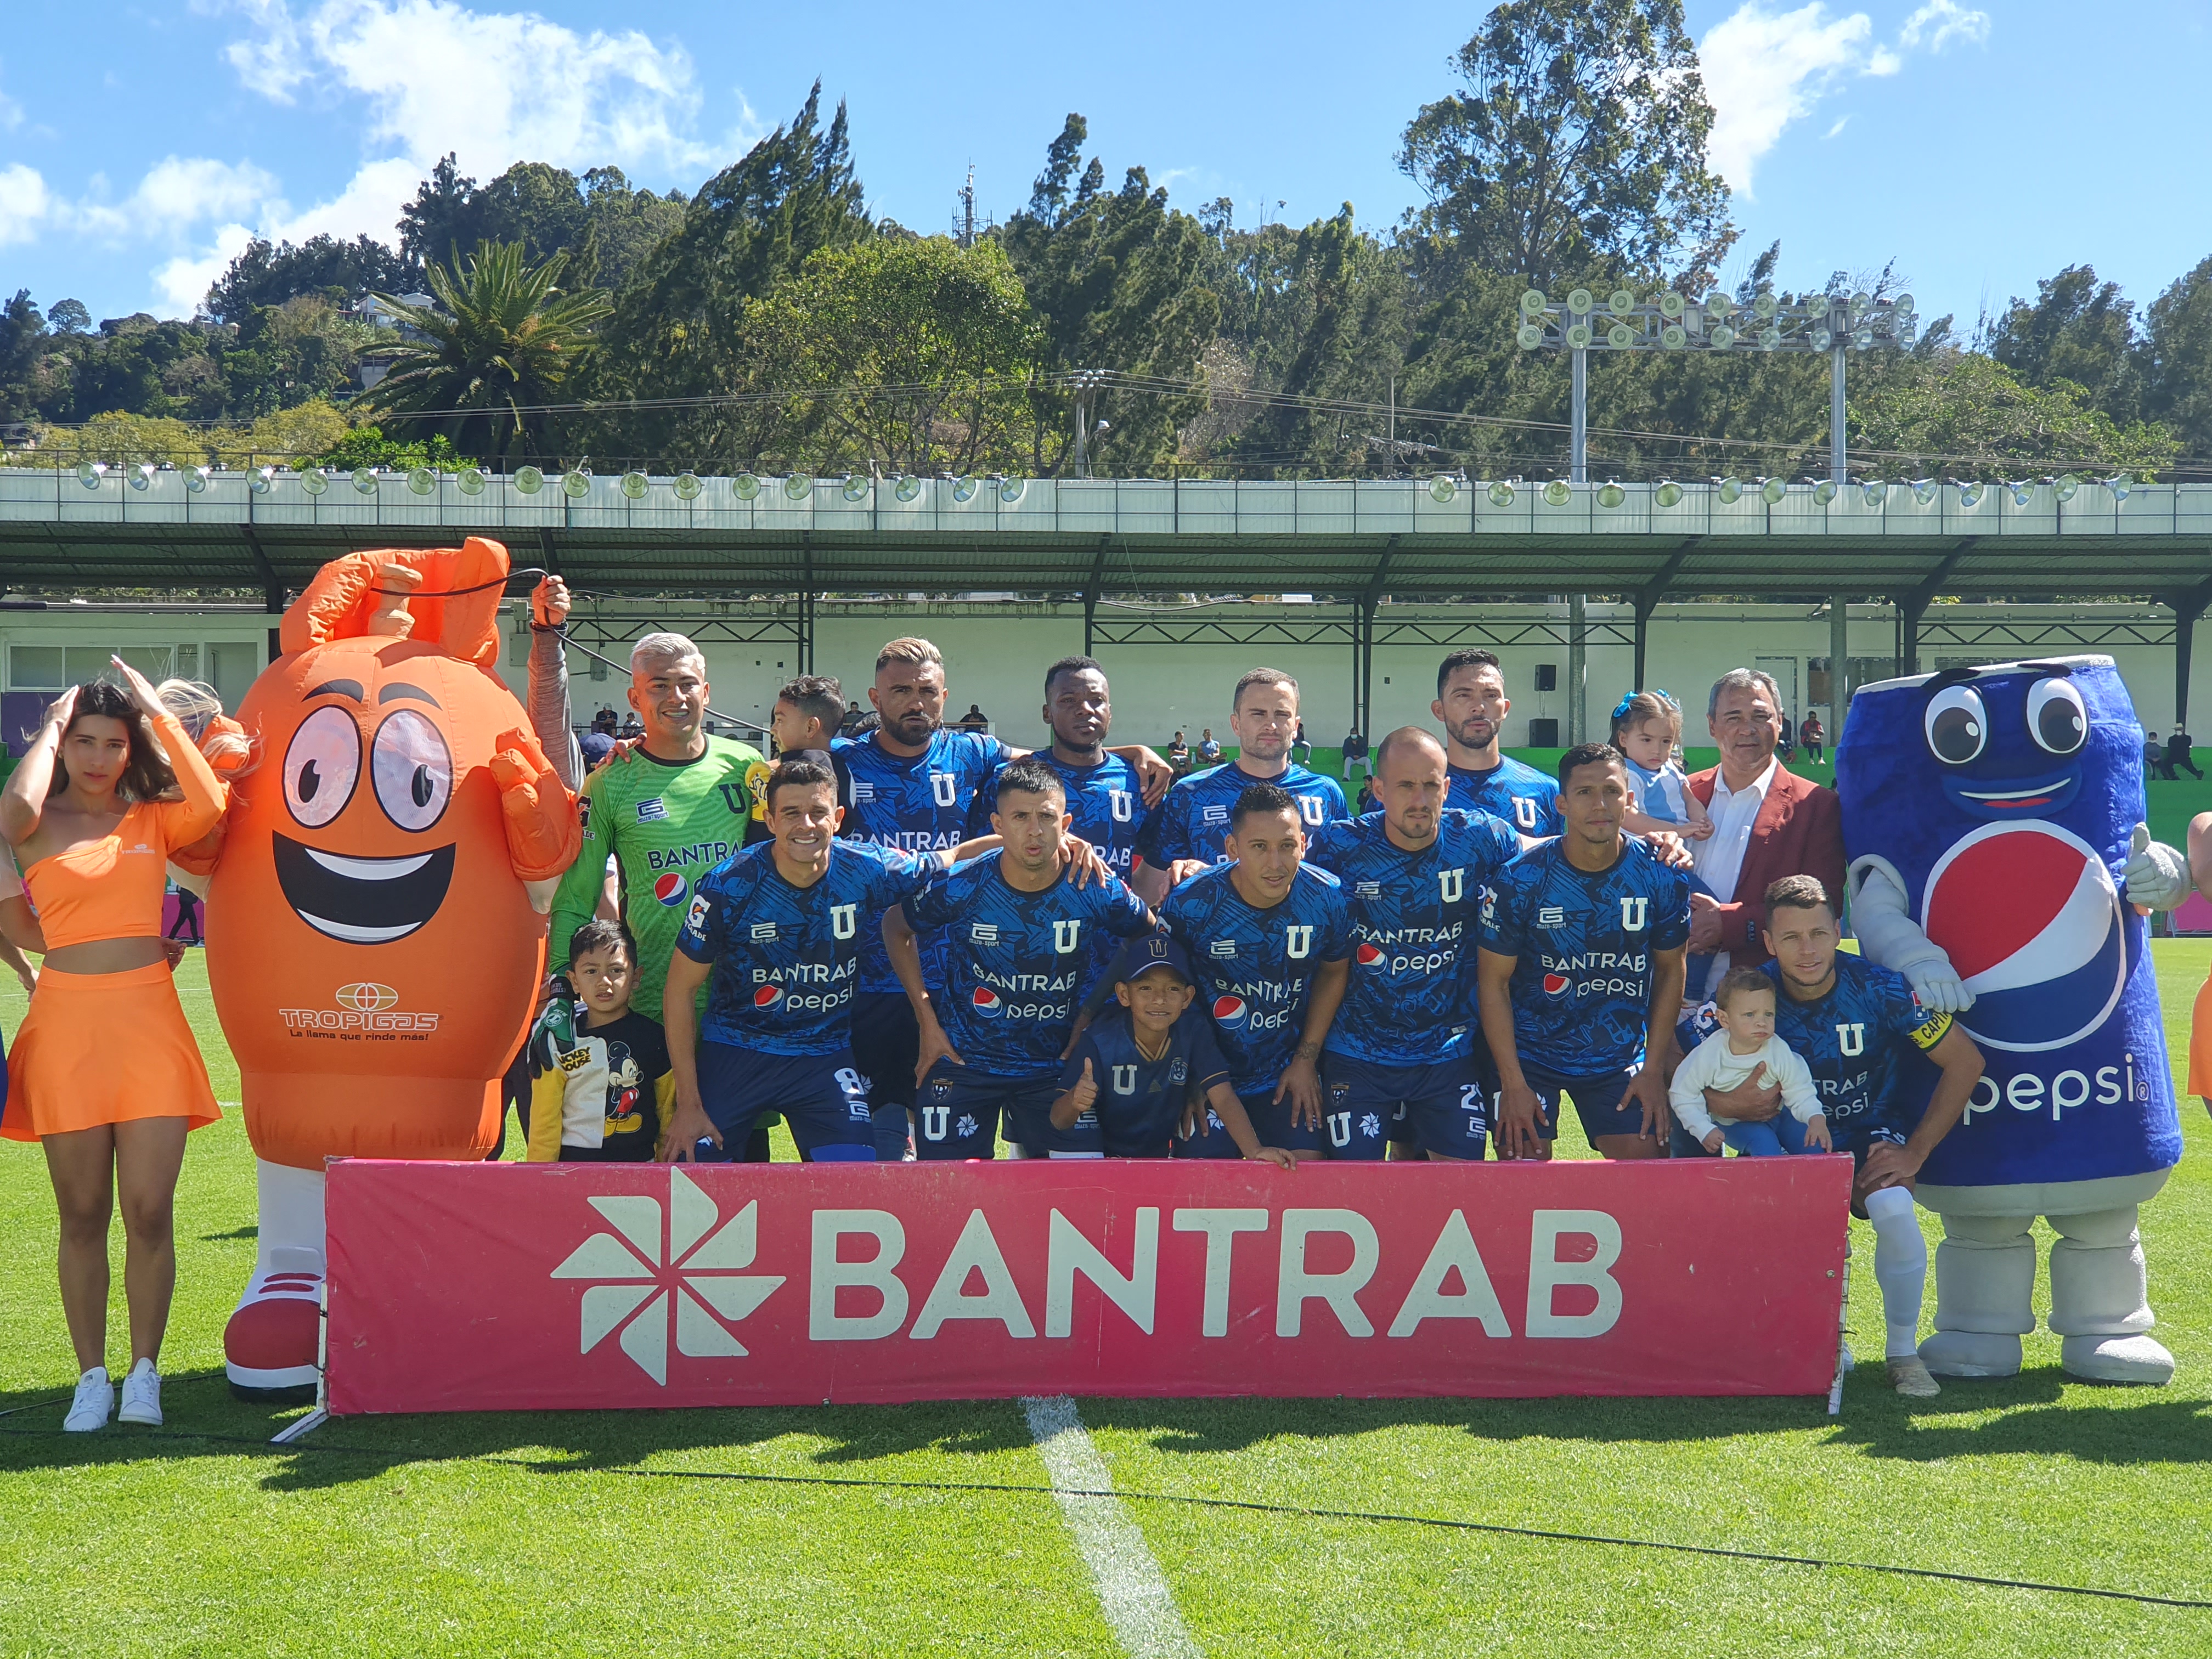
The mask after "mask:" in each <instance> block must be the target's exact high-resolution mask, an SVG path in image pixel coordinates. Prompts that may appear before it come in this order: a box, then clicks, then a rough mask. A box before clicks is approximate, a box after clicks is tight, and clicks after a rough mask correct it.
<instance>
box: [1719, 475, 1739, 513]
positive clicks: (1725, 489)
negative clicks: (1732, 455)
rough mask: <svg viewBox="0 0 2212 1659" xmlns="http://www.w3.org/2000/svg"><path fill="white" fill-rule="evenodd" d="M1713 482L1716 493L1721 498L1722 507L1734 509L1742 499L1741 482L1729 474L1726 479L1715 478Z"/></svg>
mask: <svg viewBox="0 0 2212 1659" xmlns="http://www.w3.org/2000/svg"><path fill="white" fill-rule="evenodd" d="M1713 482H1714V483H1716V484H1717V486H1718V489H1717V494H1718V495H1719V496H1720V498H1721V505H1722V506H1723V507H1734V506H1735V504H1736V503H1737V502H1738V501H1741V500H1742V499H1743V480H1742V479H1741V478H1739V477H1736V476H1735V473H1733V472H1731V473H1729V475H1728V476H1727V477H1724V478H1717V479H1715V480H1714V481H1713Z"/></svg>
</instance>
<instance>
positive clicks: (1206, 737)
mask: <svg viewBox="0 0 2212 1659" xmlns="http://www.w3.org/2000/svg"><path fill="white" fill-rule="evenodd" d="M1198 757H1199V759H1200V760H1201V761H1203V762H1204V763H1206V765H1208V766H1218V765H1219V764H1220V763H1221V745H1220V744H1219V743H1218V742H1217V741H1215V739H1214V736H1213V728H1212V726H1207V727H1206V729H1205V730H1204V731H1202V732H1200V733H1199V734H1198Z"/></svg>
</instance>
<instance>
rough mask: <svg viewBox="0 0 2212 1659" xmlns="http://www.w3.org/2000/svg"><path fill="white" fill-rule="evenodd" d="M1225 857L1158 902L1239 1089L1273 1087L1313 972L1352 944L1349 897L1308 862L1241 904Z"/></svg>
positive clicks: (1295, 1034) (1301, 1025) (1293, 1043)
mask: <svg viewBox="0 0 2212 1659" xmlns="http://www.w3.org/2000/svg"><path fill="white" fill-rule="evenodd" d="M1235 871H1236V866H1234V865H1233V864H1224V865H1217V866H1215V867H1214V868H1212V869H1211V870H1208V871H1206V872H1202V873H1201V874H1199V875H1196V876H1194V877H1192V878H1190V879H1189V880H1188V881H1187V882H1185V883H1183V884H1182V886H1180V887H1178V888H1176V890H1175V891H1173V892H1172V893H1170V894H1169V895H1168V898H1167V903H1166V904H1165V905H1164V906H1163V907H1162V908H1161V911H1160V917H1161V920H1162V921H1165V922H1166V923H1167V925H1168V928H1169V931H1170V932H1171V933H1174V934H1175V936H1176V939H1177V940H1178V941H1180V942H1181V944H1182V948H1183V949H1184V950H1185V951H1188V953H1189V956H1190V966H1191V971H1192V972H1193V973H1194V974H1196V975H1198V1002H1197V1004H1196V1006H1199V1007H1201V1008H1204V1009H1206V1010H1207V1011H1209V1012H1211V1013H1212V1016H1213V1035H1214V1041H1215V1042H1218V1044H1219V1045H1220V1048H1221V1057H1222V1059H1223V1060H1225V1061H1227V1062H1228V1065H1229V1073H1230V1077H1231V1080H1232V1081H1234V1082H1235V1084H1236V1085H1237V1093H1238V1094H1240V1095H1246V1094H1255V1093H1257V1092H1258V1091H1261V1090H1262V1089H1273V1087H1274V1086H1275V1080H1276V1079H1278V1078H1279V1077H1280V1076H1282V1074H1283V1068H1284V1067H1285V1066H1288V1065H1289V1064H1290V1063H1291V1055H1292V1054H1294V1053H1296V1052H1297V1046H1298V1039H1299V1038H1300V1037H1301V1036H1303V1035H1304V1030H1305V1012H1306V1003H1307V1001H1308V1000H1309V999H1310V996H1311V995H1312V993H1313V981H1314V972H1315V970H1316V969H1318V968H1319V967H1320V966H1321V965H1322V963H1328V962H1341V961H1343V960H1344V959H1345V957H1347V956H1349V955H1350V954H1351V953H1352V904H1351V902H1350V901H1349V900H1348V899H1346V897H1345V896H1344V889H1343V888H1342V887H1341V886H1340V884H1338V882H1337V879H1336V878H1335V877H1334V876H1332V875H1330V874H1329V873H1328V872H1327V871H1325V870H1320V869H1316V867H1315V866H1312V865H1310V864H1302V865H1300V866H1298V873H1297V879H1296V880H1295V881H1293V882H1292V883H1291V890H1290V891H1289V892H1288V893H1287V894H1285V896H1284V898H1283V901H1282V902H1281V903H1279V904H1274V905H1271V906H1269V907H1268V908H1266V909H1264V910H1263V909H1260V908H1256V907H1255V906H1253V905H1250V904H1247V903H1246V902H1244V900H1243V897H1242V896H1240V895H1239V894H1238V893H1237V884H1236V883H1235V882H1234V881H1233V880H1232V879H1231V877H1232V876H1233V875H1234V873H1235Z"/></svg>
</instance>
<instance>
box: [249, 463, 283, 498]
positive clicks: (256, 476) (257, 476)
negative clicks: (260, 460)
mask: <svg viewBox="0 0 2212 1659" xmlns="http://www.w3.org/2000/svg"><path fill="white" fill-rule="evenodd" d="M246 488H247V489H250V490H252V492H253V493H254V494H255V495H267V494H268V493H269V492H270V490H271V489H275V488H276V468H275V467H273V466H257V467H255V468H254V469H253V471H252V474H251V475H250V476H249V477H247V478H246Z"/></svg>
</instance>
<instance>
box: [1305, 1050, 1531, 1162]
mask: <svg viewBox="0 0 2212 1659" xmlns="http://www.w3.org/2000/svg"><path fill="white" fill-rule="evenodd" d="M1322 1084H1323V1085H1324V1086H1325V1087H1326V1088H1327V1090H1328V1097H1329V1105H1328V1119H1327V1124H1328V1155H1329V1156H1330V1157H1331V1158H1359V1159H1364V1158H1380V1157H1382V1156H1383V1138H1387V1139H1391V1140H1395V1141H1398V1142H1400V1143H1401V1144H1406V1143H1410V1144H1411V1145H1413V1146H1417V1147H1419V1149H1420V1150H1421V1151H1422V1152H1442V1153H1443V1155H1444V1156H1445V1157H1447V1158H1468V1159H1470V1160H1473V1161H1475V1162H1480V1160H1481V1158H1482V1149H1483V1146H1484V1143H1485V1140H1486V1138H1487V1136H1488V1135H1489V1133H1490V1101H1489V1097H1488V1096H1487V1095H1486V1093H1485V1092H1484V1091H1483V1087H1482V1079H1481V1076H1480V1073H1478V1072H1477V1071H1476V1069H1475V1065H1474V1060H1471V1059H1468V1058H1466V1057H1464V1056H1463V1057H1462V1058H1460V1059H1458V1060H1439V1061H1437V1062H1436V1063H1434V1064H1432V1065H1428V1066H1380V1065H1377V1064H1376V1063H1375V1062H1374V1061H1372V1060H1355V1059H1353V1058H1352V1056H1351V1055H1349V1054H1323V1055H1322ZM1340 1117H1341V1118H1343V1119H1344V1121H1343V1123H1342V1124H1341V1125H1340V1123H1339V1121H1338V1120H1339V1118H1340ZM1376 1117H1379V1118H1380V1121H1381V1124H1382V1127H1383V1131H1384V1136H1383V1137H1379V1138H1378V1137H1369V1136H1366V1135H1364V1134H1362V1133H1359V1129H1360V1126H1361V1125H1362V1124H1364V1122H1366V1121H1368V1120H1370V1118H1376ZM1340 1133H1341V1134H1342V1136H1343V1140H1342V1141H1341V1142H1340V1140H1339V1139H1338V1137H1339V1135H1340ZM1346 1143H1349V1144H1348V1145H1346ZM1370 1145H1371V1146H1372V1147H1373V1150H1372V1151H1370V1150H1368V1148H1369V1146H1370Z"/></svg>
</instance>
